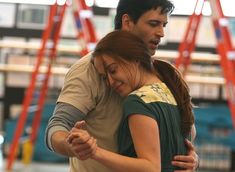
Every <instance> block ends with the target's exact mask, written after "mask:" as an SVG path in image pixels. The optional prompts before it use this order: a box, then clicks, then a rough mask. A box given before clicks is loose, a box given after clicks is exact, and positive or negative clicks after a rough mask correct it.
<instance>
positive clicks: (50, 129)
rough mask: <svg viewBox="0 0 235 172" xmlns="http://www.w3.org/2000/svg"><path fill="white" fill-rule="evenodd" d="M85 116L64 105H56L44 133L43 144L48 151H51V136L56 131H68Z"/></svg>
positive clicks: (75, 109) (77, 110) (70, 106)
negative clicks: (44, 143)
mask: <svg viewBox="0 0 235 172" xmlns="http://www.w3.org/2000/svg"><path fill="white" fill-rule="evenodd" d="M84 118H85V115H84V114H83V113H82V112H81V111H80V110H79V109H77V108H75V107H73V106H72V105H69V104H66V103H58V104H57V105H56V107H55V110H54V113H53V116H52V117H51V118H50V119H49V122H48V125H47V128H46V131H45V142H46V145H47V147H48V148H49V149H50V150H53V147H52V144H51V136H52V135H53V133H54V132H56V131H69V130H70V129H71V128H72V127H73V126H74V124H75V122H77V121H81V120H83V119H84Z"/></svg>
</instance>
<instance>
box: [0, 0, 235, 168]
mask: <svg viewBox="0 0 235 172" xmlns="http://www.w3.org/2000/svg"><path fill="white" fill-rule="evenodd" d="M172 2H173V3H174V5H175V7H176V8H175V11H174V12H173V14H172V16H171V17H170V19H169V23H168V25H167V27H166V28H165V37H164V38H163V39H162V42H161V44H160V46H159V48H158V50H157V51H156V54H155V55H154V58H160V59H164V60H167V61H169V62H171V63H172V64H175V65H176V66H177V67H179V69H182V73H183V74H184V77H185V80H186V82H187V83H188V85H189V88H190V94H191V96H192V101H193V103H194V105H195V107H194V113H195V119H196V120H195V124H196V129H197V136H196V140H195V146H196V149H197V153H198V155H199V157H200V168H199V171H200V172H205V171H211V172H212V171H223V172H230V171H235V133H234V127H235V91H234V90H235V81H234V80H235V62H234V60H235V48H234V47H235V11H234V2H233V1H231V0H212V1H204V0H172ZM117 3H118V0H74V1H72V0H67V1H65V0H57V1H56V0H38V1H35V0H0V11H1V13H0V171H5V170H6V164H7V162H11V165H10V166H11V170H12V171H19V172H20V171H24V172H25V171H28V172H31V171H35V172H37V171H38V172H42V171H44V172H51V171H53V172H54V171H57V172H66V171H68V159H66V158H65V157H62V156H59V155H56V154H54V153H52V152H50V151H49V150H47V148H46V147H45V144H44V131H45V127H46V125H47V121H48V119H49V118H50V116H51V115H52V113H53V109H54V106H55V102H56V99H57V97H58V94H59V92H60V89H61V87H62V85H63V81H64V76H65V74H66V72H67V71H68V69H69V67H70V66H71V65H72V64H73V63H74V62H75V61H77V60H78V59H79V58H81V57H82V56H83V55H84V54H86V53H87V52H89V51H92V49H93V48H94V46H95V44H96V42H97V41H98V40H99V39H100V38H101V37H103V36H104V35H105V34H107V33H108V32H110V31H112V30H113V19H114V16H115V8H116V6H117ZM212 3H213V4H216V5H217V8H218V4H219V7H221V10H222V11H219V10H218V9H217V8H216V7H214V6H213V5H212ZM53 9H54V10H57V11H59V10H61V11H62V10H63V9H65V13H64V14H63V15H62V12H61V13H60V12H58V13H59V14H61V15H58V16H56V15H54V16H53V15H52V11H53ZM74 9H75V12H74ZM50 10H51V13H50ZM201 10H202V11H201ZM50 14H51V15H50ZM50 16H53V17H55V16H56V17H57V22H58V23H61V29H60V31H58V30H57V29H56V26H49V21H50ZM61 16H63V17H62V18H60V17H61ZM198 17H200V20H198ZM85 19H88V20H86V21H85ZM190 21H192V24H191V25H190ZM193 22H194V24H193ZM52 23H53V22H52ZM195 23H196V24H195ZM197 26H198V27H197ZM50 32H52V33H51V38H49V39H48V40H47V39H46V35H47V34H49V33H50ZM187 33H188V37H187ZM43 35H44V36H43ZM42 52H44V53H45V55H44V56H45V58H43V59H42V62H41V63H40V64H39V66H38V71H37V65H38V60H39V59H40V58H41V57H40V53H42ZM51 56H52V57H53V58H50V57H51ZM55 57H56V58H55ZM50 65H51V67H48V66H50ZM49 68H50V69H51V73H49V74H47V73H46V72H47V70H48V69H49ZM33 74H35V80H33V79H32V78H33V77H32V76H33ZM45 78H50V80H49V83H48V86H49V87H48V90H46V89H43V85H44V84H45V82H43V81H44V80H45ZM32 83H35V88H33V86H32ZM30 88H31V90H32V91H33V94H32V95H31V96H29V95H28V96H27V94H25V93H26V90H29V89H30ZM41 88H42V89H41ZM41 90H43V91H44V93H46V94H45V95H41V92H42V91H41ZM26 98H28V100H29V99H30V100H31V101H29V104H28V105H27V103H26V104H24V105H23V102H24V101H23V100H25V99H26ZM39 100H42V102H41V104H40V101H39ZM26 102H27V101H26ZM38 102H39V103H38ZM40 107H41V108H40ZM38 109H40V110H41V112H39V113H37V112H38ZM23 113H24V114H23ZM22 114H23V116H25V118H22V117H21V115H22ZM35 116H37V117H38V118H37V117H35ZM17 124H18V125H17ZM21 129H22V132H20V131H19V130H21ZM35 129H38V130H36V131H35ZM15 134H16V135H17V134H18V139H17V138H15V139H13V136H14V135H15ZM29 138H31V139H33V140H34V144H33V145H31V144H30V142H29ZM11 144H15V145H16V146H15V147H16V151H15V152H12V149H11V148H10V145H11ZM10 154H11V155H14V156H15V157H16V158H15V159H12V158H10V156H9V155H10Z"/></svg>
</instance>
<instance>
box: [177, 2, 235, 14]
mask: <svg viewBox="0 0 235 172" xmlns="http://www.w3.org/2000/svg"><path fill="white" fill-rule="evenodd" d="M172 2H173V4H174V5H175V10H174V11H173V14H175V15H191V14H192V13H193V10H194V7H195V5H196V1H195V0H172ZM200 2H202V1H200ZM220 2H221V6H222V9H223V12H224V15H225V16H229V17H235V13H234V7H233V5H231V0H220ZM202 14H203V15H205V16H210V15H211V7H210V3H209V2H208V1H205V2H204V7H203V10H202Z"/></svg>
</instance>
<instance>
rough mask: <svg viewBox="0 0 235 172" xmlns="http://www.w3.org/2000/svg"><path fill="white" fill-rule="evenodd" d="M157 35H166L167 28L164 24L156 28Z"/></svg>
mask: <svg viewBox="0 0 235 172" xmlns="http://www.w3.org/2000/svg"><path fill="white" fill-rule="evenodd" d="M156 35H157V36H159V37H164V36H165V29H164V27H163V26H159V27H158V28H157V29H156Z"/></svg>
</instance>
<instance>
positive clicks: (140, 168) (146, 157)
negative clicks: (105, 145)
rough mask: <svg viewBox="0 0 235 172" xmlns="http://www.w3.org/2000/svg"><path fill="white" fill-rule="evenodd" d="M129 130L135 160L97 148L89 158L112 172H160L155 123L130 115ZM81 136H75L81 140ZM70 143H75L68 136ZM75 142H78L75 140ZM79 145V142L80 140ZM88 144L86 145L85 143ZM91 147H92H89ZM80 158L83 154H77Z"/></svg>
mask: <svg viewBox="0 0 235 172" xmlns="http://www.w3.org/2000/svg"><path fill="white" fill-rule="evenodd" d="M129 128H130V131H131V135H132V139H133V142H134V146H135V150H136V153H137V158H131V157H126V156H122V155H119V154H116V153H112V152H110V151H107V150H104V149H102V148H99V147H98V148H97V147H94V146H93V148H94V149H96V151H94V152H95V153H94V154H93V155H91V156H90V157H91V158H93V159H94V160H96V161H98V162H100V163H102V164H103V165H105V166H107V167H108V168H110V169H111V170H112V171H116V172H120V171H128V172H146V171H148V172H158V171H161V152H160V139H159V129H158V124H157V122H156V121H155V120H154V119H152V118H150V117H147V116H144V115H139V114H135V115H131V116H130V117H129ZM82 137H85V136H84V135H83V136H78V135H77V136H76V140H77V139H82ZM69 140H70V142H75V140H73V136H72V135H70V136H69ZM77 142H79V141H78V140H77ZM80 143H81V140H80ZM87 144H88V143H87ZM90 147H92V145H91V146H90ZM79 155H80V157H78V158H82V159H83V156H86V154H85V153H84V152H82V151H81V152H80V153H79ZM87 157H88V156H86V158H87Z"/></svg>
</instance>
